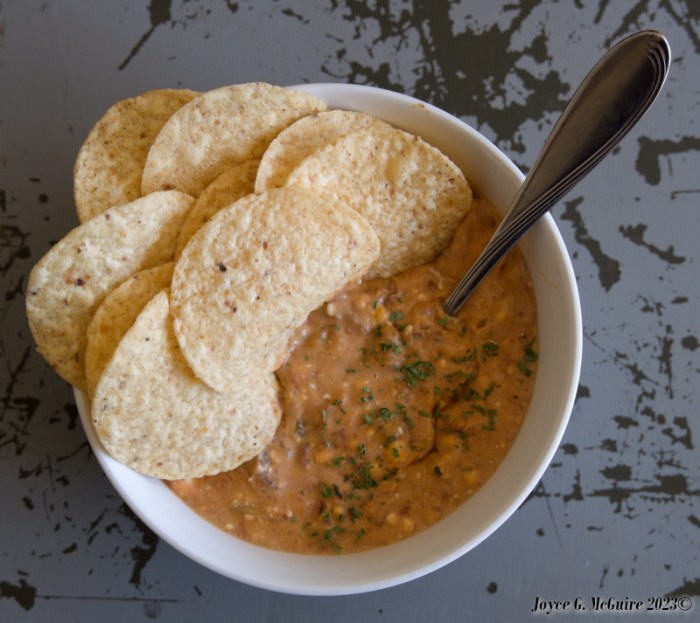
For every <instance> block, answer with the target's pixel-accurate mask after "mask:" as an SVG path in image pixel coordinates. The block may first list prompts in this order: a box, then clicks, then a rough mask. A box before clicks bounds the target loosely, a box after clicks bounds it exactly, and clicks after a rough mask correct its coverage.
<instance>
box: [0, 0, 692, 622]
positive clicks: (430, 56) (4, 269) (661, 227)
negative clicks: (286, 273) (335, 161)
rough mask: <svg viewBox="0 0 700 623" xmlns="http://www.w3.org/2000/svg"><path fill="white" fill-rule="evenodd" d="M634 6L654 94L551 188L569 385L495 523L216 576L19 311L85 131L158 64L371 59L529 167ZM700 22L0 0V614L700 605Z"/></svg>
mask: <svg viewBox="0 0 700 623" xmlns="http://www.w3.org/2000/svg"><path fill="white" fill-rule="evenodd" d="M98 4H99V8H98ZM646 27H653V28H657V29H659V30H661V31H663V32H664V33H665V34H666V35H667V36H668V37H669V38H670V41H671V45H672V48H673V51H674V64H673V67H672V73H671V77H670V79H669V82H668V83H667V86H666V89H665V91H664V93H663V95H662V97H661V99H660V101H659V102H658V103H657V105H656V106H655V107H654V109H653V110H652V111H651V112H650V113H649V114H648V116H647V117H645V119H644V120H643V121H642V123H641V124H640V125H639V126H638V128H636V129H635V130H634V131H633V132H632V134H631V135H630V136H628V137H627V139H626V140H625V141H624V143H623V144H622V145H621V146H620V147H619V148H618V149H617V150H616V151H615V153H614V154H613V155H611V156H610V157H609V158H608V159H607V160H606V161H605V163H604V165H603V166H602V167H601V168H600V169H598V170H597V171H596V172H595V173H594V174H593V175H591V177H590V178H589V179H588V180H586V181H584V182H583V183H582V184H580V186H578V187H576V188H575V189H574V191H572V193H571V194H570V195H569V196H568V197H567V198H566V200H565V201H564V202H563V203H562V204H561V205H559V206H558V207H557V208H555V210H554V215H555V218H556V220H557V222H558V225H559V227H560V229H561V232H562V234H563V236H564V238H565V240H566V243H567V246H568V248H569V251H570V253H571V256H572V259H573V263H574V268H575V271H576V274H577V278H578V283H579V287H580V293H581V299H582V306H583V319H584V333H585V336H584V361H583V369H582V377H581V386H580V389H579V398H578V400H577V403H576V406H575V408H574V412H573V415H572V419H571V424H570V426H569V428H568V430H567V432H566V435H565V438H564V441H563V444H562V446H561V448H560V449H559V451H558V452H557V454H556V456H555V459H554V461H553V463H552V465H551V466H550V468H549V469H548V470H547V472H546V474H545V476H544V478H543V479H542V481H541V482H540V483H539V485H538V486H537V488H536V489H535V491H534V492H533V493H532V495H531V496H530V497H529V499H528V500H527V502H526V503H525V504H523V506H522V507H521V508H520V509H519V510H518V511H517V512H516V513H515V515H514V516H513V517H512V518H511V519H510V520H509V521H508V522H506V524H505V525H504V526H503V527H502V528H501V529H500V530H498V531H497V532H496V533H495V534H494V535H493V536H492V537H490V538H489V539H487V541H485V542H484V543H483V544H482V545H480V546H479V547H477V548H476V549H475V550H473V551H472V552H470V553H469V554H467V555H466V556H464V557H463V558H461V559H460V560H458V561H456V562H454V563H452V564H451V565H449V566H447V567H446V568H444V569H442V570H440V571H438V572H435V573H433V574H431V575H430V576H428V577H425V578H422V579H420V580H416V581H414V582H411V583H409V584H407V585H404V586H400V587H397V588H393V589H388V590H384V591H380V592H376V593H372V594H369V595H365V596H356V597H339V598H322V599H320V598H317V599H314V598H302V597H294V596H286V595H278V594H274V593H269V592H266V591H262V590H258V589H252V588H249V587H246V586H243V585H240V584H237V583H235V582H232V581H229V580H226V579H224V578H222V577H219V576H217V575H216V574H214V573H212V572H209V571H207V570H205V569H203V568H201V567H199V566H198V565H196V564H195V563H193V562H191V561H189V560H187V559H186V558H184V557H183V556H181V555H180V554H179V553H177V552H176V551H174V550H173V549H172V548H170V547H169V546H168V545H167V544H165V543H163V542H161V541H159V539H158V538H157V537H155V536H154V535H153V533H151V532H150V531H149V530H148V529H146V528H145V527H144V526H143V524H142V523H141V522H140V521H139V520H138V519H137V518H136V517H135V516H134V515H133V513H131V511H130V510H129V509H128V508H127V507H126V506H125V505H124V504H123V502H122V501H121V500H120V498H119V497H118V496H117V494H116V493H115V492H114V490H113V489H112V487H111V486H110V485H109V483H108V482H107V480H106V479H105V477H104V476H103V474H102V472H101V471H100V468H99V466H98V465H97V463H96V461H95V460H94V458H93V457H92V456H91V454H90V451H89V448H88V446H87V442H86V440H85V436H84V434H83V431H82V429H81V427H80V424H79V421H78V417H77V412H76V409H75V406H74V403H73V400H72V394H71V392H70V389H69V388H68V386H67V385H65V384H64V383H63V382H62V381H60V380H59V379H58V378H57V377H56V376H55V375H54V374H53V373H52V372H51V370H50V369H49V368H48V367H47V366H46V364H45V363H44V362H43V360H42V359H41V358H40V357H39V356H38V355H36V354H35V352H34V349H33V345H32V342H31V338H30V336H29V333H28V328H27V324H26V320H25V317H24V297H23V290H24V287H25V286H26V278H27V274H28V272H29V270H30V269H31V266H32V265H33V263H34V262H36V261H37V260H38V259H39V258H40V257H41V255H43V253H44V252H45V251H46V250H47V249H48V247H49V245H50V244H51V243H53V242H55V241H56V240H58V239H59V238H60V237H62V236H63V235H64V234H65V233H66V232H67V231H68V230H69V229H70V228H71V227H73V226H74V225H75V224H76V223H77V220H76V217H75V216H74V210H73V207H72V187H71V183H72V182H71V171H72V164H73V160H74V158H75V155H76V152H77V149H78V147H79V145H80V143H81V142H82V140H83V138H84V137H85V136H86V134H87V132H88V130H89V128H90V127H91V125H92V124H93V123H94V122H95V121H96V119H97V118H98V117H99V116H100V115H101V114H102V112H103V111H104V110H105V109H106V108H107V107H108V106H109V105H110V104H111V103H113V102H114V101H116V100H118V99H121V98H124V97H128V96H131V95H135V94H138V93H139V92H142V91H145V90H148V89H151V88H155V87H163V86H177V85H181V86H186V87H190V88H193V89H208V88H211V87H215V86H219V85H223V84H231V83H235V82H245V81H250V80H264V81H269V82H273V83H277V84H282V85H286V84H293V83H299V82H326V81H338V82H358V83H366V84H371V85H378V86H383V87H387V88H391V89H394V90H398V91H403V92H407V93H409V94H412V95H415V96H417V97H420V98H422V99H425V100H427V101H430V102H432V103H434V104H436V105H438V106H440V107H442V108H445V109H446V110H448V111H449V112H452V113H454V114H456V115H458V116H460V117H461V118H463V119H464V120H466V121H467V122H469V123H471V124H473V125H475V126H476V127H477V128H479V129H480V130H481V131H482V132H484V133H485V134H486V135H487V136H489V138H491V139H492V140H494V141H495V142H496V143H497V144H498V145H499V146H500V147H501V148H502V149H503V150H504V151H505V152H506V153H507V154H508V155H510V156H511V157H512V158H513V160H514V161H515V162H516V164H518V165H519V166H521V167H522V168H523V169H526V168H527V166H528V165H529V164H531V163H532V161H533V159H534V157H535V155H536V152H537V151H538V149H539V146H540V145H541V143H542V141H543V140H544V138H545V136H546V135H547V133H548V131H549V129H550V128H551V124H552V123H553V121H554V119H556V116H557V113H558V111H559V110H561V108H562V106H563V103H564V102H565V100H566V98H567V97H568V95H570V93H571V91H572V89H573V88H574V87H575V85H576V84H577V83H578V81H579V80H580V79H581V78H582V77H583V75H584V74H585V72H586V71H587V70H588V69H589V68H590V66H591V65H592V64H593V63H594V62H595V60H596V59H597V58H598V57H599V55H600V54H601V53H602V51H603V50H604V49H605V48H606V47H607V46H608V45H610V44H611V43H612V42H614V41H615V40H617V39H618V38H619V37H621V36H623V35H625V34H627V33H631V32H633V31H635V30H638V29H640V28H646ZM699 31H700V3H698V2H697V1H696V0H686V1H684V2H683V1H678V0H677V1H671V0H656V1H653V0H646V1H644V0H639V1H618V2H611V1H609V0H599V1H598V2H583V1H582V0H572V1H568V2H564V1H561V2H554V1H544V0H525V1H523V2H520V3H513V2H510V1H507V0H500V1H498V2H489V3H486V2H476V0H469V1H467V0H464V1H462V2H448V1H447V0H434V1H429V0H420V1H419V0H417V1H415V2H412V3H411V2H389V1H372V2H367V3H365V2H359V1H353V0H319V1H317V2H312V1H310V0H308V1H296V2H294V1H292V0H278V1H276V0H256V1H253V0H238V1H232V0H228V1H224V0H222V1H220V2H210V3H206V2H198V1H196V0H189V1H186V0H172V2H170V1H167V0H152V1H151V2H150V3H149V2H146V1H145V0H144V1H142V2H127V3H94V2H88V1H87V0H83V1H77V0H74V1H65V2H40V1H38V0H29V1H22V2H20V1H19V0H17V1H15V2H11V1H7V0H4V1H2V2H1V3H0V85H1V94H0V219H1V221H0V240H1V245H2V246H1V248H0V275H2V289H3V292H4V296H3V298H2V299H0V323H1V341H0V355H1V356H2V366H1V367H0V396H1V398H2V415H1V416H0V417H1V419H0V466H1V469H0V483H1V485H0V486H1V489H0V490H1V491H2V512H0V535H1V536H0V544H1V547H0V620H2V621H95V620H100V621H105V622H108V621H123V620H131V621H139V620H162V621H195V620H210V621H219V620H221V621H246V622H253V621H305V622H306V621H328V620H333V621H336V622H342V621H368V622H369V621H427V620H430V621H466V620H472V619H474V620H484V621H490V620H493V621H499V620H522V619H525V618H527V617H528V616H530V609H531V608H532V606H533V604H534V600H535V597H540V598H541V599H573V598H575V597H577V596H581V597H583V598H585V599H589V598H590V597H591V596H593V595H597V596H601V597H605V598H607V597H614V598H617V599H624V598H626V597H631V598H639V599H646V598H649V597H655V596H664V595H690V596H692V597H693V600H694V602H695V603H694V607H693V610H692V611H691V612H690V613H686V614H685V615H680V617H679V618H682V619H683V620H691V619H695V620H697V617H698V614H699V613H700V562H699V560H698V552H699V549H700V548H699V547H698V544H699V542H700V540H699V539H698V536H699V535H700V512H699V511H698V508H697V500H698V495H699V491H700V479H699V473H700V470H699V469H698V463H699V461H698V451H697V448H696V446H695V444H696V443H697V437H698V433H699V432H700V431H699V427H698V404H699V403H700V390H699V389H698V383H697V380H698V370H699V368H700V364H699V359H698V357H699V356H700V351H699V350H698V346H699V343H698V333H699V329H698V320H697V319H698V317H699V315H700V314H699V311H700V306H699V304H698V303H699V301H698V298H699V291H700V288H699V287H698V286H700V277H698V267H697V266H696V258H697V236H698V233H700V206H698V202H699V199H700V174H699V173H698V171H700V129H699V128H698V126H697V119H698V118H700V98H699V96H698V94H699V91H698V85H699V84H700V70H699V69H698V67H700V65H699V64H698V63H700V34H699ZM568 616H569V617H570V618H571V620H576V621H583V620H587V619H589V618H591V619H593V620H596V621H602V620H605V619H606V618H607V616H605V615H600V614H599V615H590V616H587V615H584V614H573V613H570V614H569V615H568ZM676 616H679V615H677V614H676V615H674V614H672V613H668V614H661V613H646V614H645V615H641V616H640V617H639V618H641V619H642V620H649V621H651V620H667V619H671V618H676ZM615 620H619V617H616V619H615Z"/></svg>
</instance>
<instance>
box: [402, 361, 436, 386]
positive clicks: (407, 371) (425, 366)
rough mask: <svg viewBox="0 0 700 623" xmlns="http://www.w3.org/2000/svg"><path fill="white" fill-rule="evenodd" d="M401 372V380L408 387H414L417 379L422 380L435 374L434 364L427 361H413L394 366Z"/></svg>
mask: <svg viewBox="0 0 700 623" xmlns="http://www.w3.org/2000/svg"><path fill="white" fill-rule="evenodd" d="M396 370H398V371H399V372H400V373H401V380H402V381H403V382H404V383H406V385H408V387H415V386H416V385H417V384H418V381H423V380H425V379H427V378H428V377H429V376H433V375H434V374H435V366H434V365H433V364H432V363H430V362H429V361H421V360H420V359H419V360H418V361H414V362H413V363H411V364H408V365H403V366H398V367H396Z"/></svg>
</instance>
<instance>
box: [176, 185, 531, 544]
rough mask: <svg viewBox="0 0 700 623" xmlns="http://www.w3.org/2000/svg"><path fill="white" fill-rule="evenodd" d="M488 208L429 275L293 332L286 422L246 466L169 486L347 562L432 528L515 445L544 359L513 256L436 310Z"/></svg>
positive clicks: (526, 284)
mask: <svg viewBox="0 0 700 623" xmlns="http://www.w3.org/2000/svg"><path fill="white" fill-rule="evenodd" d="M498 218H499V217H498V215H497V213H496V211H495V210H494V209H493V208H492V207H491V206H490V205H489V204H488V203H487V202H486V201H484V200H483V199H480V198H477V197H475V199H474V202H473V205H472V207H471V209H470V211H469V213H468V215H467V217H466V219H465V220H464V222H463V223H462V224H461V225H460V227H459V228H458V230H457V231H456V233H455V236H454V238H453V240H452V243H451V244H450V246H449V247H448V248H447V249H446V250H445V251H444V252H443V254H442V255H441V256H439V257H438V258H437V259H436V260H435V261H434V262H432V263H430V264H426V265H424V266H419V267H417V268H413V269H411V270H408V271H406V272H404V273H402V274H399V275H397V276H395V277H391V278H385V279H374V280H371V281H366V282H363V283H360V284H359V285H354V286H353V287H350V288H347V289H346V290H344V291H342V292H340V293H339V294H338V295H337V296H336V297H335V298H334V299H333V300H331V301H330V302H328V303H327V304H326V305H324V306H323V307H321V308H320V309H318V310H316V311H314V312H313V313H312V314H311V315H310V316H309V318H308V320H307V321H306V323H305V324H304V325H302V326H301V327H300V328H299V329H298V330H297V332H296V334H295V336H294V339H293V342H292V346H293V349H292V352H291V354H290V356H289V358H288V360H287V362H286V363H285V364H284V365H283V366H282V368H280V369H279V370H278V371H277V376H278V378H279V381H280V384H281V387H282V398H283V407H284V415H283V418H282V422H281V424H280V426H279V428H278V430H277V433H276V435H275V438H274V439H273V441H272V442H271V443H270V444H269V445H268V446H267V448H266V449H265V450H264V451H263V452H262V453H261V454H260V455H259V456H258V457H256V458H255V459H253V460H251V461H249V462H247V463H245V464H243V465H242V466H240V467H239V468H237V469H236V470H234V471H231V472H226V473H223V474H219V475H217V476H213V477H205V478H200V479H190V480H181V481H175V482H170V483H169V486H170V487H171V488H172V489H173V491H174V492H175V493H176V494H177V495H179V496H180V497H181V498H182V499H183V500H184V501H185V502H186V503H187V504H188V505H189V506H191V507H192V508H193V509H194V510H195V511H196V512H197V513H199V514H200V515H202V516H203V517H204V518H205V519H207V520H208V521H210V522H212V523H213V524H215V525H217V526H219V527H220V528H222V529H223V530H226V531H228V532H230V533H232V534H234V535H236V536H238V537H240V538H242V539H245V540H247V541H250V542H252V543H255V544H258V545H261V546H263V547H267V548H272V549H278V550H286V551H291V552H301V553H314V554H318V553H348V552H354V551H360V550H363V549H368V548H373V547H378V546H382V545H387V544H389V543H393V542H396V541H399V540H401V539H404V538H406V537H408V536H410V535H412V534H415V533H417V532H419V531H420V530H423V529H425V528H427V527H428V526H430V525H432V524H434V523H435V522H437V521H439V520H440V519H441V518H443V517H445V516H446V515H448V514H449V513H450V512H451V511H453V510H454V509H455V508H456V507H457V506H459V505H460V504H462V503H463V502H464V501H465V500H467V499H468V498H469V497H470V496H471V495H472V494H473V493H474V492H475V491H477V490H478V489H479V487H480V486H481V485H482V484H483V483H484V482H485V481H486V480H487V479H488V478H489V476H490V475H491V474H492V473H493V472H494V471H495V469H496V468H497V467H498V465H499V464H500V463H501V461H502V460H503V457H504V456H505V454H506V453H507V452H508V449H509V448H510V446H511V445H512V443H513V441H514V439H515V437H516V435H517V433H518V430H519V429H520V425H521V423H522V421H523V418H524V416H525V413H526V411H527V408H528V405H529V402H530V397H531V393H532V389H533V386H534V378H535V368H536V360H537V354H536V351H537V313H536V306H535V297H534V292H533V289H532V285H531V282H530V277H529V274H528V272H527V268H526V266H525V262H524V260H523V258H522V256H521V255H520V252H519V251H518V250H517V249H515V250H514V251H513V252H511V253H510V254H509V255H508V256H507V258H506V259H505V260H504V261H503V262H501V264H500V265H499V266H498V267H497V268H496V269H495V270H494V271H493V272H492V273H491V274H490V275H489V277H487V279H486V280H485V281H484V282H483V283H482V285H481V286H480V287H479V289H478V290H477V291H476V292H475V294H474V295H473V296H472V297H471V299H470V300H469V301H468V303H467V304H466V305H465V307H464V308H463V309H462V311H461V313H460V314H459V316H458V317H456V318H450V317H447V316H446V315H445V314H444V312H443V311H442V301H443V300H444V299H445V297H446V296H447V295H448V294H449V293H450V291H451V290H452V289H453V287H454V286H455V284H456V283H457V281H458V280H459V279H460V278H461V277H462V275H463V273H464V271H465V268H466V267H467V266H469V265H470V264H471V263H472V262H473V261H474V260H475V259H476V257H477V255H478V253H479V252H480V250H481V249H482V248H483V246H484V245H485V244H486V242H487V240H488V238H489V237H490V235H491V233H492V232H493V230H494V229H495V226H496V224H497V222H498Z"/></svg>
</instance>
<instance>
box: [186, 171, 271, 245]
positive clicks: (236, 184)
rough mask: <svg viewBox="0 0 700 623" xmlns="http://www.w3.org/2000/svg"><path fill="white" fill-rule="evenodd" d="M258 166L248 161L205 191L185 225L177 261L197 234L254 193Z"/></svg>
mask: <svg viewBox="0 0 700 623" xmlns="http://www.w3.org/2000/svg"><path fill="white" fill-rule="evenodd" d="M258 163H259V161H258V160H248V161H247V162H243V163H242V164H238V165H236V166H234V167H233V168H232V169H229V170H228V171H224V172H223V173H222V174H221V175H219V177H217V178H216V179H215V180H214V181H213V182H212V183H211V184H209V186H207V187H206V188H205V189H204V190H203V191H202V194H201V195H199V197H197V201H196V202H195V204H194V205H193V206H192V209H191V210H190V211H189V212H188V213H187V217H186V218H185V222H184V223H183V224H182V229H181V230H180V235H179V236H178V238H177V249H176V250H175V257H179V256H180V253H181V252H182V249H183V248H184V247H185V245H186V244H187V242H188V241H189V239H190V238H191V237H192V236H193V234H194V233H195V232H196V231H197V230H198V229H199V228H200V227H201V226H202V225H204V223H206V222H207V221H209V220H210V219H211V217H212V216H214V214H216V213H217V212H218V211H219V210H221V209H222V208H226V207H228V206H230V205H231V204H232V203H234V202H235V201H237V200H238V199H240V198H241V197H245V196H246V195H249V194H250V193H252V192H253V186H254V184H255V174H256V172H257V170H258Z"/></svg>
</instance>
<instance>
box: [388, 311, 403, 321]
mask: <svg viewBox="0 0 700 623" xmlns="http://www.w3.org/2000/svg"><path fill="white" fill-rule="evenodd" d="M401 318H403V312H402V311H401V310H400V309H397V310H396V311H394V312H391V313H390V314H389V320H390V321H391V322H392V323H395V322H396V321H397V320H401Z"/></svg>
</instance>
